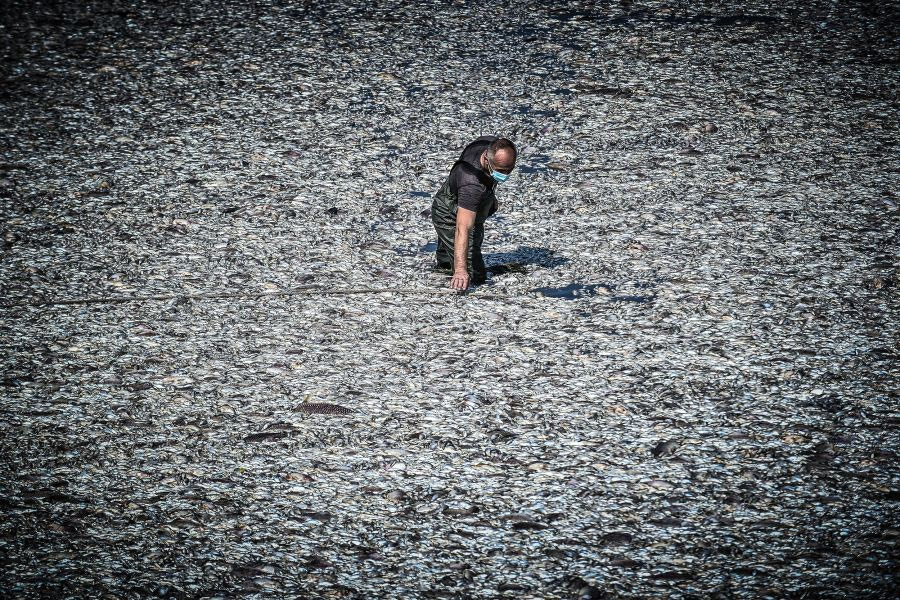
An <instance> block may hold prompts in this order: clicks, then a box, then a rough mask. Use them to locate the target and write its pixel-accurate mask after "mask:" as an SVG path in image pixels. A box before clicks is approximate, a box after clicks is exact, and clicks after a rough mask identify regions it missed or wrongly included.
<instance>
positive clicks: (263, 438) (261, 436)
mask: <svg viewBox="0 0 900 600" xmlns="http://www.w3.org/2000/svg"><path fill="white" fill-rule="evenodd" d="M288 434H289V432H287V431H263V432H260V433H251V434H250V435H248V436H246V437H244V441H245V442H274V441H277V440H280V439H281V438H284V437H287V436H288Z"/></svg>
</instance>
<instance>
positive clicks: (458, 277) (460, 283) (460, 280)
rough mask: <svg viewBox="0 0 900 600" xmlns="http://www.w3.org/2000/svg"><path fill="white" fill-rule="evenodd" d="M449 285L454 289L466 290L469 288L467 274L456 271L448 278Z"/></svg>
mask: <svg viewBox="0 0 900 600" xmlns="http://www.w3.org/2000/svg"><path fill="white" fill-rule="evenodd" d="M450 287H451V288H453V289H454V290H466V289H468V288H469V274H468V273H466V272H465V271H457V272H456V273H454V274H453V277H452V278H450Z"/></svg>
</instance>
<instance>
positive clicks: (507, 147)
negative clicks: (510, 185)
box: [487, 138, 518, 173]
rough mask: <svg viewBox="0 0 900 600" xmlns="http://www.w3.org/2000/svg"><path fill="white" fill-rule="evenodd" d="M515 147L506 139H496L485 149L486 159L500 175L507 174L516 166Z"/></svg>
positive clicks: (516, 153) (516, 154)
mask: <svg viewBox="0 0 900 600" xmlns="http://www.w3.org/2000/svg"><path fill="white" fill-rule="evenodd" d="M517 156H518V152H516V145H515V144H513V143H512V142H511V141H509V140H508V139H506V138H497V139H496V140H494V141H493V142H491V145H490V146H488V149H487V159H488V160H489V161H490V163H491V164H492V165H494V168H495V169H497V170H498V171H500V172H501V173H509V172H510V171H512V170H513V167H515V166H516V157H517Z"/></svg>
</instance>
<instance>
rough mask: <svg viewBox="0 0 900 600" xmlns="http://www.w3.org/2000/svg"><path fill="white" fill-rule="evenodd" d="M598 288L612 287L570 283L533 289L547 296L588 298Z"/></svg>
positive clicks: (610, 289) (568, 298)
mask: <svg viewBox="0 0 900 600" xmlns="http://www.w3.org/2000/svg"><path fill="white" fill-rule="evenodd" d="M599 290H606V291H608V292H611V291H612V287H611V286H608V285H606V284H603V283H593V284H582V283H570V284H569V285H567V286H564V287H560V288H554V287H540V288H535V289H534V290H533V291H535V292H538V293H539V294H543V295H544V296H547V297H548V298H562V299H564V300H575V299H577V298H590V297H591V296H596V295H597V294H598V293H599Z"/></svg>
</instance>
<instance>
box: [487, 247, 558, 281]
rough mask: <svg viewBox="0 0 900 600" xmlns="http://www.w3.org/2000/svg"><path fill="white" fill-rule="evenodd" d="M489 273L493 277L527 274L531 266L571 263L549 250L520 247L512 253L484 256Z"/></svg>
mask: <svg viewBox="0 0 900 600" xmlns="http://www.w3.org/2000/svg"><path fill="white" fill-rule="evenodd" d="M484 262H485V265H487V272H488V273H490V274H491V275H503V274H504V273H527V272H528V267H529V266H530V265H536V266H539V267H548V268H550V267H558V266H560V265H564V264H566V263H567V262H569V259H568V258H561V257H558V256H554V255H553V250H550V249H548V248H535V247H533V246H519V247H518V248H516V249H515V250H513V251H512V252H494V253H492V254H485V255H484Z"/></svg>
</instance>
